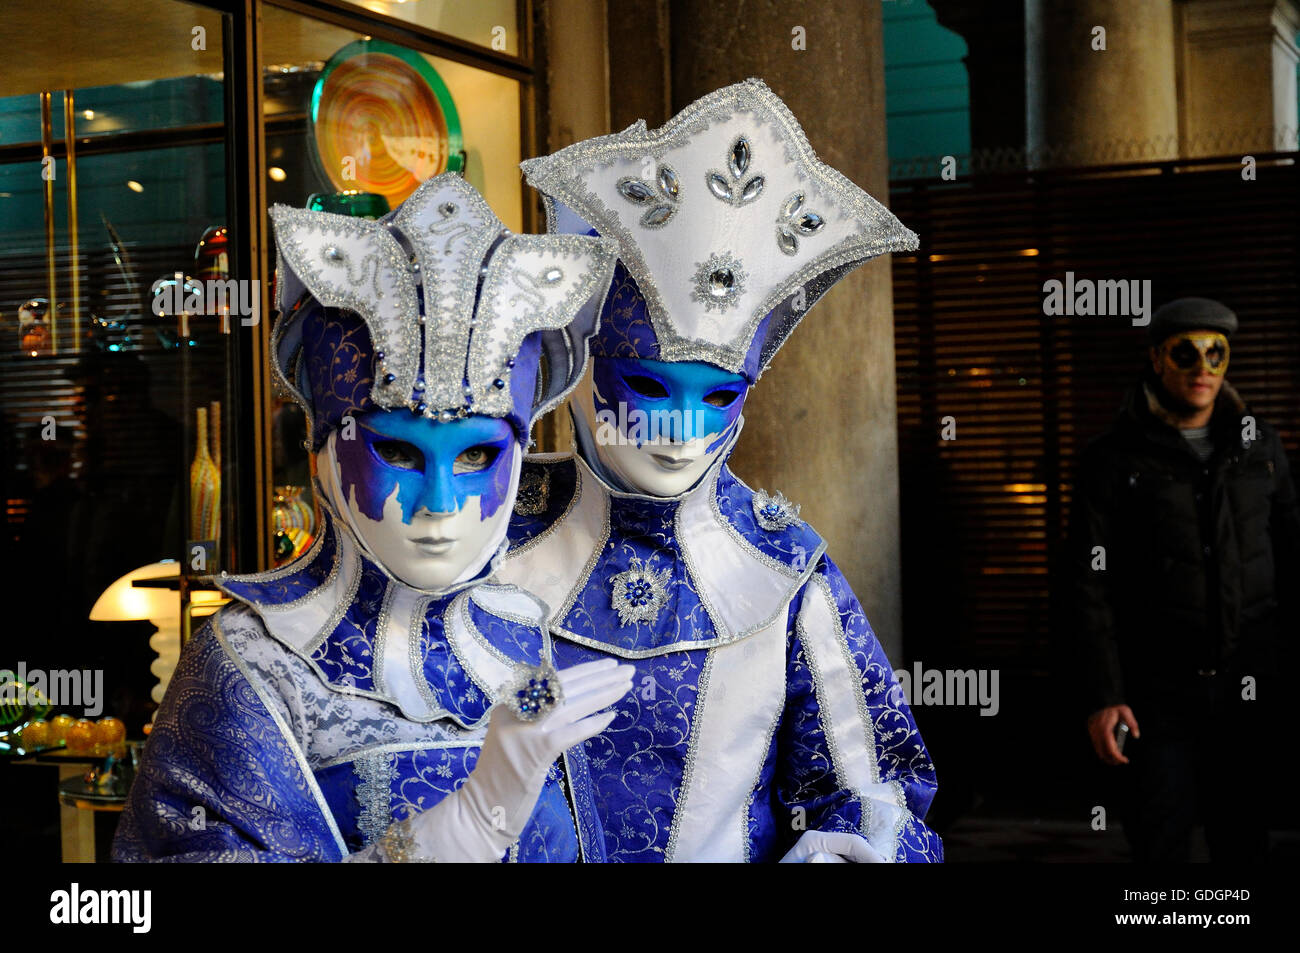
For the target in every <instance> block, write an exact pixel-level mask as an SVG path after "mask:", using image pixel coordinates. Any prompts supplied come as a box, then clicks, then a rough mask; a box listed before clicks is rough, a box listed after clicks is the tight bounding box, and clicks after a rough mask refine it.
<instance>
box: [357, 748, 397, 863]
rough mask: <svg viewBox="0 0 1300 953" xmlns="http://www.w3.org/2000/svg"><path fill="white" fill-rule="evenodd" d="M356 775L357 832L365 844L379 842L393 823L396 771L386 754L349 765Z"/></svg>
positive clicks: (369, 756)
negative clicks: (393, 790) (393, 786)
mask: <svg viewBox="0 0 1300 953" xmlns="http://www.w3.org/2000/svg"><path fill="white" fill-rule="evenodd" d="M352 770H353V771H354V772H356V775H357V778H358V780H357V786H356V796H357V804H358V805H360V808H361V810H360V812H359V813H358V816H357V830H358V831H359V832H360V833H361V837H362V839H363V841H364V842H365V844H366V845H370V844H372V843H374V842H375V841H376V840H378V839H379V837H380V836H382V835H383V833H384V832H385V831H386V830H388V828H389V826H390V825H391V824H392V820H393V809H392V800H391V799H392V782H393V780H394V779H395V778H396V777H397V768H396V767H395V766H394V765H393V760H392V758H391V757H389V756H388V755H387V754H380V753H375V754H367V755H362V756H361V757H359V758H357V759H356V761H354V762H353V764H352Z"/></svg>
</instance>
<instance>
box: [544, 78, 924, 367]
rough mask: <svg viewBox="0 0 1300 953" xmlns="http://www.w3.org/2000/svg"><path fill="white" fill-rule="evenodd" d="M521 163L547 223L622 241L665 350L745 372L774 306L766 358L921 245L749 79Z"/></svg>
mask: <svg viewBox="0 0 1300 953" xmlns="http://www.w3.org/2000/svg"><path fill="white" fill-rule="evenodd" d="M522 168H523V170H524V174H525V176H526V178H527V180H528V182H529V184H531V185H532V186H534V187H535V188H537V189H538V190H540V191H541V192H543V193H544V194H545V196H546V204H547V218H548V222H549V224H550V227H551V229H552V230H553V231H560V232H577V233H582V232H585V231H586V230H587V228H588V227H589V226H590V227H594V228H595V229H596V230H597V232H599V234H601V235H602V236H608V237H610V238H614V239H617V241H618V243H619V257H620V258H621V259H622V261H623V264H624V266H625V267H626V268H627V269H628V271H629V272H630V273H631V275H632V277H633V278H634V279H636V282H637V285H638V286H639V287H640V289H641V293H642V294H643V295H644V297H645V299H646V306H647V310H648V311H649V315H650V320H651V323H652V326H653V328H654V332H655V336H656V337H657V338H658V340H659V347H660V352H661V358H662V359H663V360H666V361H691V360H703V361H709V362H710V363H713V364H717V365H719V366H721V367H724V368H726V369H727V370H731V371H736V370H739V369H740V367H741V366H742V365H743V364H744V361H745V356H746V353H747V352H748V350H749V347H750V343H751V341H752V339H753V336H754V333H755V331H756V330H757V328H758V325H759V323H760V322H761V321H762V320H763V317H764V316H765V315H766V314H767V313H768V312H769V311H773V310H775V311H776V314H775V315H774V316H773V322H772V326H771V327H770V328H769V330H768V334H767V338H766V341H765V344H764V347H763V351H762V354H761V367H766V366H767V364H768V363H769V362H770V361H771V359H772V356H773V355H774V354H775V353H776V351H777V349H778V348H779V347H780V346H781V344H782V343H784V341H785V338H786V337H787V336H788V335H789V334H790V332H791V331H792V330H793V329H794V326H795V325H796V324H798V322H799V320H800V319H801V318H802V316H803V314H804V313H805V312H806V311H807V310H808V308H810V307H812V305H813V304H814V303H815V302H816V301H817V299H818V298H820V297H821V295H822V294H824V293H825V292H826V291H827V290H828V289H829V288H830V287H831V286H832V285H833V284H834V283H835V282H836V281H838V280H839V279H840V278H842V277H843V276H844V275H845V274H847V273H848V272H849V271H851V270H852V269H853V268H855V267H857V266H858V265H860V264H862V263H863V262H865V261H867V260H868V259H870V258H874V257H876V256H877V255H883V254H885V253H887V252H894V251H910V250H913V249H915V248H916V247H917V237H916V235H915V234H914V233H913V232H911V231H909V230H908V229H907V228H905V227H904V226H903V224H902V223H901V222H899V220H898V219H897V218H895V217H894V215H893V214H892V213H891V212H890V211H889V210H888V209H887V208H885V207H884V206H883V205H881V204H880V203H879V202H877V201H876V200H875V199H873V198H872V197H871V196H870V195H868V194H867V193H866V192H864V191H863V190H862V189H860V188H858V186H856V185H854V184H853V183H852V182H850V181H849V180H848V179H847V178H845V177H844V176H843V175H841V174H840V173H839V172H837V171H836V170H835V169H832V168H831V167H830V166H828V165H826V164H825V163H823V162H821V161H820V160H818V158H817V155H816V153H814V152H813V150H812V147H811V146H810V145H809V144H808V140H807V138H806V137H805V135H804V132H803V129H802V128H801V127H800V126H799V123H798V121H796V119H795V118H794V116H793V115H792V114H791V113H790V110H789V109H787V108H786V105H785V103H783V102H782V101H781V100H780V98H778V97H777V95H776V94H775V93H773V92H772V91H771V90H770V89H768V88H767V86H766V84H764V83H763V82H762V81H761V80H757V79H750V80H746V81H745V82H743V83H737V84H735V85H734V86H727V87H725V88H723V89H720V90H718V91H716V92H714V93H710V94H709V95H708V96H705V97H704V98H702V99H700V100H697V101H696V102H695V103H693V104H691V105H690V106H688V107H686V109H684V110H682V111H681V112H680V113H678V114H677V115H676V116H674V117H673V118H672V119H670V120H669V121H668V122H667V123H666V124H665V125H664V126H663V127H661V128H659V129H656V130H655V131H653V132H650V131H647V129H646V126H645V123H644V122H638V123H636V124H635V125H633V126H630V127H629V128H627V129H625V130H624V131H622V132H620V133H615V134H614V135H609V136H601V137H599V138H596V139H590V140H587V141H585V142H580V143H578V144H576V145H573V146H569V147H568V148H566V149H562V150H560V151H559V152H556V153H554V154H553V155H550V156H545V157H543V158H540V159H529V160H528V161H526V162H524V163H523V165H522ZM799 289H803V294H802V295H797V294H796V292H797V291H799Z"/></svg>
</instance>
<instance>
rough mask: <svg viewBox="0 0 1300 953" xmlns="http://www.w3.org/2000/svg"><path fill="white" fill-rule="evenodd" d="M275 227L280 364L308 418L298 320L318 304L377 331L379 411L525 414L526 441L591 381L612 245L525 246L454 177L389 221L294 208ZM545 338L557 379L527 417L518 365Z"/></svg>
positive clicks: (549, 369) (558, 239)
mask: <svg viewBox="0 0 1300 953" xmlns="http://www.w3.org/2000/svg"><path fill="white" fill-rule="evenodd" d="M271 218H272V220H273V221H274V223H275V238H276V244H277V246H278V248H279V262H278V266H277V272H278V291H277V297H278V305H279V308H280V310H281V312H282V317H281V319H280V322H279V323H278V324H277V326H276V329H275V334H274V337H273V348H274V352H275V354H276V357H277V359H276V361H275V364H276V366H277V368H278V369H279V371H280V372H281V375H282V377H283V379H284V382H285V383H286V384H287V385H288V386H289V388H290V389H291V390H292V391H293V392H294V393H295V394H296V395H297V396H298V397H299V398H300V401H301V402H302V403H303V405H304V407H306V408H307V411H308V413H309V414H310V413H311V403H312V402H311V399H310V395H308V394H307V393H306V387H305V386H304V385H305V384H306V382H307V375H306V374H305V372H304V369H303V368H301V367H300V366H299V364H300V360H301V355H302V322H301V321H298V320H295V319H294V318H295V310H296V309H297V310H301V307H300V306H301V305H302V304H303V303H304V302H305V301H308V300H310V299H312V298H314V299H315V300H316V301H317V302H319V303H320V304H321V305H323V306H324V307H327V308H343V309H348V310H350V311H353V312H355V313H356V314H357V315H358V316H360V318H361V319H362V320H363V321H364V323H365V325H366V329H367V330H368V332H369V336H370V340H371V345H372V348H373V355H367V356H366V357H367V363H370V361H369V358H370V357H373V382H371V383H369V384H368V387H367V388H366V395H364V399H368V401H369V402H371V403H373V404H374V405H376V406H377V407H381V408H387V409H392V408H398V407H407V408H409V409H411V410H412V411H415V412H417V413H421V414H423V415H424V416H426V417H430V418H437V419H443V420H448V419H454V418H455V417H463V416H465V415H466V414H469V413H477V414H486V415H488V416H494V417H509V416H512V415H518V416H520V417H521V418H522V419H523V423H524V425H525V429H526V427H527V425H529V424H531V423H532V421H533V420H535V419H536V418H537V417H539V416H540V415H541V414H543V413H545V412H546V411H547V410H549V409H551V408H552V407H554V406H555V405H556V404H558V403H559V401H560V400H562V399H563V398H564V396H565V395H566V394H567V393H568V392H569V390H571V389H572V387H573V386H574V385H575V384H576V383H577V381H578V379H579V378H580V377H581V375H582V371H583V367H584V365H585V363H586V356H587V342H588V340H589V338H590V336H591V334H592V333H593V332H594V330H595V328H596V325H597V324H598V322H599V315H600V307H601V303H602V301H603V300H604V296H605V293H606V291H607V289H608V286H609V281H610V276H611V274H612V272H613V268H614V263H615V253H616V248H615V246H614V245H613V243H612V242H609V241H606V240H603V239H595V238H591V237H587V236H574V235H515V234H512V233H511V232H510V231H509V230H507V229H506V228H505V226H504V225H502V223H501V221H500V220H499V219H498V218H497V217H496V215H494V214H493V213H492V210H491V209H490V208H489V207H488V204H487V202H486V201H484V199H483V197H482V196H480V195H479V194H478V192H477V191H475V189H474V188H473V187H472V186H471V185H469V183H467V182H466V181H465V180H464V179H462V178H461V177H460V176H459V175H455V174H444V175H439V176H436V177H434V178H431V179H429V180H428V181H426V182H425V183H424V184H422V185H421V186H420V187H419V188H418V189H416V191H415V192H414V193H412V195H411V196H410V197H409V198H408V199H407V200H406V201H405V202H403V203H402V204H401V205H400V206H399V207H398V208H397V209H395V210H394V211H393V212H391V213H389V214H388V215H386V216H385V217H384V218H382V219H380V220H378V221H370V220H366V219H358V218H350V217H348V216H344V215H336V214H332V213H329V212H314V211H307V210H305V209H296V208H290V207H287V206H283V205H277V206H275V207H274V208H272V209H271ZM534 332H540V338H541V347H540V350H541V356H540V362H541V364H542V365H543V366H544V372H543V373H541V374H540V375H539V378H540V382H539V384H538V391H537V392H536V393H533V392H531V391H530V393H529V395H528V397H529V398H531V407H524V408H519V407H518V406H517V404H518V400H517V397H518V394H517V391H518V388H512V387H511V378H512V375H513V374H514V373H515V372H516V368H515V357H516V356H517V355H518V353H519V350H520V347H521V345H522V343H523V342H524V340H525V338H527V337H528V336H529V335H530V334H533V333H534ZM360 372H361V373H363V374H369V373H370V372H371V368H369V367H366V368H362V369H361V371H360ZM348 396H349V398H352V395H348ZM525 403H528V401H525ZM311 427H312V424H311V422H310V421H309V430H310V429H311Z"/></svg>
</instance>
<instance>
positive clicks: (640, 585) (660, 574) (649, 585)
mask: <svg viewBox="0 0 1300 953" xmlns="http://www.w3.org/2000/svg"><path fill="white" fill-rule="evenodd" d="M631 566H632V568H630V569H629V570H628V571H627V572H621V573H619V574H618V575H616V576H614V577H613V578H612V579H611V580H610V587H611V590H612V591H611V594H610V604H611V606H612V607H613V608H614V609H615V610H616V611H617V612H618V622H619V625H631V624H632V623H634V622H653V621H654V620H655V619H656V618H658V616H659V610H660V609H662V608H663V607H664V603H665V602H667V601H668V583H669V581H670V580H671V579H672V574H671V573H669V571H668V570H667V569H661V570H654V569H651V568H650V567H649V566H648V565H647V564H646V563H645V562H643V561H642V560H640V559H638V558H636V557H635V556H634V557H633V558H632V564H631Z"/></svg>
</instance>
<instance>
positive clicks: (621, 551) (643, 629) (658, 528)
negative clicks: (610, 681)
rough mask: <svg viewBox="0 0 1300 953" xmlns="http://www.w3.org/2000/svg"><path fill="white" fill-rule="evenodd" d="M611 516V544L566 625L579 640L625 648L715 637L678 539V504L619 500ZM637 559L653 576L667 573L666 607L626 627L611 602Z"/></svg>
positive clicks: (648, 646)
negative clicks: (617, 582)
mask: <svg viewBox="0 0 1300 953" xmlns="http://www.w3.org/2000/svg"><path fill="white" fill-rule="evenodd" d="M619 504H620V505H619V506H617V507H615V508H614V509H613V510H612V511H611V512H610V527H609V541H608V542H607V543H606V544H605V547H604V549H603V550H602V552H601V555H600V560H599V562H598V563H597V564H596V567H595V569H594V570H593V571H592V574H591V580H592V581H591V583H590V584H589V585H588V586H587V587H586V588H584V589H583V591H582V594H581V596H579V598H578V599H577V601H576V602H575V603H574V605H573V608H572V610H570V612H569V613H568V615H566V616H565V617H564V622H563V623H562V625H563V626H564V628H566V629H568V630H569V631H570V632H572V633H573V634H574V635H578V636H583V637H586V638H589V639H592V640H595V641H599V642H608V643H609V644H611V645H617V646H618V647H619V648H623V649H648V648H658V647H660V646H664V645H671V644H674V643H677V642H694V641H702V640H705V639H712V638H714V637H716V635H717V633H716V632H715V631H714V629H713V623H712V622H711V621H710V619H709V615H708V612H706V611H705V609H704V605H703V603H701V602H700V597H699V594H698V593H696V591H695V583H694V581H693V580H692V579H691V576H690V573H688V572H687V571H686V565H685V562H684V560H683V558H682V554H681V550H680V549H679V548H678V546H677V544H676V538H675V537H674V535H673V518H674V516H675V515H676V513H677V504H675V503H657V502H654V501H651V500H620V501H619ZM633 560H638V561H640V563H641V564H642V565H644V566H645V567H646V568H648V569H649V570H650V571H652V572H659V573H668V574H669V576H670V581H669V583H668V585H667V591H666V593H665V598H664V602H663V605H662V607H661V608H660V609H659V611H658V612H656V613H654V617H653V619H647V620H644V621H634V622H632V623H630V624H626V625H625V624H623V623H622V622H621V621H620V617H619V614H618V612H617V610H615V609H614V608H613V606H612V605H611V602H610V585H611V580H613V579H614V577H615V576H617V575H619V574H620V573H626V572H631V571H632V570H633Z"/></svg>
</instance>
